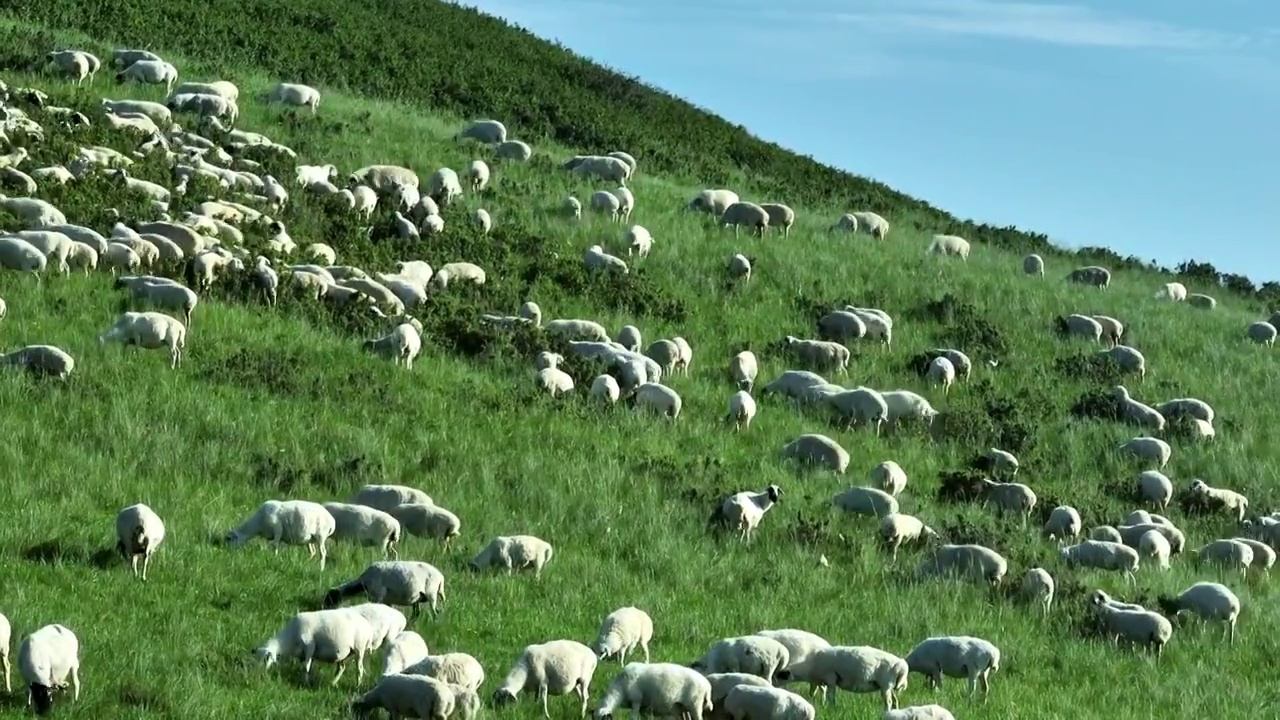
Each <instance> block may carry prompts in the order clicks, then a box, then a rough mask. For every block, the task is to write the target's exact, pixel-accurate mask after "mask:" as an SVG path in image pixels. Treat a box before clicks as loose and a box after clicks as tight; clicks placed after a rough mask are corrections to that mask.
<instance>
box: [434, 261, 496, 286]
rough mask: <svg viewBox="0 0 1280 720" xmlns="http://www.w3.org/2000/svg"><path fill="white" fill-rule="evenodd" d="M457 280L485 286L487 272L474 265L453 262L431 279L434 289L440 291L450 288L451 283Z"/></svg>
mask: <svg viewBox="0 0 1280 720" xmlns="http://www.w3.org/2000/svg"><path fill="white" fill-rule="evenodd" d="M455 280H456V281H459V282H461V281H466V282H469V283H472V284H473V285H483V284H484V282H485V272H484V269H483V268H481V267H480V266H479V265H476V264H474V263H469V262H452V263H447V264H445V265H444V266H443V267H441V268H440V269H439V270H437V271H436V274H435V276H434V277H432V278H431V282H432V287H434V288H436V289H438V290H444V289H445V288H447V287H448V286H449V283H451V282H454V281H455Z"/></svg>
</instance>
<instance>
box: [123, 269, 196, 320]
mask: <svg viewBox="0 0 1280 720" xmlns="http://www.w3.org/2000/svg"><path fill="white" fill-rule="evenodd" d="M115 287H116V288H128V289H129V293H130V294H131V295H132V296H133V297H134V298H135V299H137V300H140V301H142V302H143V303H146V304H149V305H153V306H155V307H159V308H163V309H165V310H173V311H177V312H181V313H182V318H183V320H184V321H185V322H186V324H187V326H190V325H191V313H192V312H194V311H195V309H196V304H197V303H199V302H200V298H199V296H197V295H196V294H195V292H194V291H193V290H191V289H190V288H188V287H185V286H183V285H180V284H178V283H176V282H174V281H172V280H169V279H167V278H159V279H153V278H151V277H148V276H143V277H133V276H128V275H125V276H121V277H117V278H116V282H115Z"/></svg>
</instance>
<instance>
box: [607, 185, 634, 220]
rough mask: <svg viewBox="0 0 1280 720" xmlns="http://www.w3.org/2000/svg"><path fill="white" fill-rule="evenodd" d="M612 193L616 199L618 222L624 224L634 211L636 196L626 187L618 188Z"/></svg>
mask: <svg viewBox="0 0 1280 720" xmlns="http://www.w3.org/2000/svg"><path fill="white" fill-rule="evenodd" d="M612 192H613V194H614V196H615V197H617V198H618V221H619V222H626V221H627V220H629V219H630V218H631V211H632V210H635V209H636V196H635V194H633V193H632V192H631V190H630V189H628V188H627V187H626V186H621V187H618V188H616V189H614V190H613V191H612Z"/></svg>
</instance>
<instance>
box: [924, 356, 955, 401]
mask: <svg viewBox="0 0 1280 720" xmlns="http://www.w3.org/2000/svg"><path fill="white" fill-rule="evenodd" d="M925 379H926V380H928V381H929V384H931V385H941V386H942V392H943V394H944V395H946V394H949V393H950V392H951V383H953V382H955V380H956V367H955V365H952V364H951V361H950V360H948V359H947V358H945V357H943V356H938V357H936V358H934V359H933V360H932V361H931V362H930V363H929V369H928V370H927V371H926V372H925Z"/></svg>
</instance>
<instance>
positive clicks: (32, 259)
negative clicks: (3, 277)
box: [0, 236, 70, 273]
mask: <svg viewBox="0 0 1280 720" xmlns="http://www.w3.org/2000/svg"><path fill="white" fill-rule="evenodd" d="M48 263H49V258H48V257H47V256H46V255H45V254H44V253H43V252H41V251H40V249H39V248H37V247H36V246H35V245H32V244H31V243H29V242H27V241H26V240H23V239H22V238H18V237H12V236H10V237H0V267H2V268H4V269H6V270H16V271H18V272H31V273H42V272H44V270H45V268H46V267H47V266H48ZM68 269H70V268H68Z"/></svg>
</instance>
